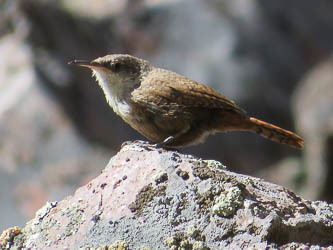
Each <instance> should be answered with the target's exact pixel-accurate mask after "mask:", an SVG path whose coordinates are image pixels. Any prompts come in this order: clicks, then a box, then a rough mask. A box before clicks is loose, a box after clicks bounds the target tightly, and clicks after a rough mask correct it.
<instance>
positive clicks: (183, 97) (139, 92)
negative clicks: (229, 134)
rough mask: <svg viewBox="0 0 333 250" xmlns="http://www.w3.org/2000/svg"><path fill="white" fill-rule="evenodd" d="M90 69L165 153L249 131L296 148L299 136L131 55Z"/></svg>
mask: <svg viewBox="0 0 333 250" xmlns="http://www.w3.org/2000/svg"><path fill="white" fill-rule="evenodd" d="M73 64H76V65H79V66H85V67H89V68H91V69H92V70H93V74H94V75H95V76H96V79H97V81H98V83H99V85H100V86H101V88H102V89H103V91H104V94H105V97H106V100H107V102H108V103H109V105H110V106H111V107H112V109H113V110H114V111H115V112H116V113H117V114H118V115H119V116H121V117H122V118H123V120H124V121H126V122H127V123H128V124H130V125H131V126H132V127H133V128H134V129H136V130H137V131H139V132H140V133H141V134H143V135H144V136H145V137H147V138H148V139H149V140H151V141H153V142H156V143H159V144H161V145H163V146H166V147H182V146H188V145H194V144H197V143H200V142H202V141H203V140H204V139H205V137H206V136H207V135H209V134H213V133H215V132H224V131H232V130H247V131H251V132H254V133H258V134H260V135H262V136H263V137H265V138H268V139H271V140H273V141H277V142H280V143H285V144H288V145H290V146H293V147H297V148H301V147H303V140H302V138H300V137H299V136H297V135H296V134H294V133H292V132H290V131H287V130H284V129H281V128H279V127H277V126H274V125H272V124H269V123H266V122H263V121H260V120H257V119H255V118H252V117H248V116H247V115H246V113H245V111H243V110H242V109H241V108H239V107H238V106H237V105H236V104H235V103H234V102H233V101H231V100H229V99H228V98H226V97H225V96H223V95H222V94H220V93H218V92H217V91H215V90H213V89H212V88H209V87H208V86H206V85H204V84H202V83H199V82H196V81H193V80H190V79H188V78H187V77H184V76H182V75H179V74H177V73H174V72H172V71H169V70H165V69H160V68H155V67H153V66H152V65H151V64H150V63H149V62H147V61H145V60H142V59H139V58H136V57H133V56H130V55H122V54H115V55H107V56H105V57H100V58H97V59H96V60H93V61H92V62H83V61H74V62H73Z"/></svg>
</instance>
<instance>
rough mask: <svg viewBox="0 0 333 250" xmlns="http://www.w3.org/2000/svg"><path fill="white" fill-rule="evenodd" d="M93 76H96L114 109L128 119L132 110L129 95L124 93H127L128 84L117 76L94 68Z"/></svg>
mask: <svg viewBox="0 0 333 250" xmlns="http://www.w3.org/2000/svg"><path fill="white" fill-rule="evenodd" d="M93 76H95V77H96V80H97V82H98V84H99V86H100V87H101V88H102V90H103V92H104V95H105V99H106V101H107V103H108V104H109V105H110V106H111V107H112V109H113V111H114V112H115V113H116V114H118V115H120V116H121V117H123V118H125V119H126V117H128V116H129V114H130V112H131V106H130V105H129V104H128V97H127V96H125V95H124V93H126V91H125V88H126V84H124V83H123V82H121V80H120V79H119V78H117V77H116V76H114V75H112V74H107V73H106V72H104V71H100V70H95V69H93ZM127 93H128V92H127Z"/></svg>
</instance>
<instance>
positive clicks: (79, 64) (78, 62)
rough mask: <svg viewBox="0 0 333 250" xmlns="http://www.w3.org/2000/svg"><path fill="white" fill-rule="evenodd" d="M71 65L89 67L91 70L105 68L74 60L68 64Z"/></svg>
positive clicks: (92, 63) (94, 63) (96, 64)
mask: <svg viewBox="0 0 333 250" xmlns="http://www.w3.org/2000/svg"><path fill="white" fill-rule="evenodd" d="M68 64H69V65H75V66H81V67H88V68H90V69H94V68H95V69H97V68H104V67H103V66H102V65H100V64H98V63H96V62H94V61H92V62H89V61H85V60H73V61H70V62H68Z"/></svg>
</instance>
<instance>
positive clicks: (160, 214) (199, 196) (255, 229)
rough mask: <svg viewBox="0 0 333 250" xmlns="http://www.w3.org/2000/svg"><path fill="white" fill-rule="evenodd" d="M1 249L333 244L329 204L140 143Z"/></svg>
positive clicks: (9, 235) (5, 237)
mask: <svg viewBox="0 0 333 250" xmlns="http://www.w3.org/2000/svg"><path fill="white" fill-rule="evenodd" d="M179 173H182V175H179ZM184 173H187V174H186V175H184ZM184 176H187V178H183V177H184ZM0 242H1V246H2V247H3V248H5V247H13V248H15V247H16V248H20V247H23V248H29V249H30V248H31V249H34V248H38V249H55V248H61V249H80V248H84V249H85V248H87V247H92V248H98V247H100V248H99V249H165V248H170V249H222V248H230V249H240V248H248V247H251V248H256V249H265V248H277V247H280V248H297V247H303V248H305V247H306V248H312V249H315V248H316V249H317V248H318V247H319V246H325V247H329V246H330V247H332V246H333V205H329V204H327V203H326V202H321V201H307V200H304V199H302V198H300V197H298V196H297V195H295V194H294V193H293V192H291V191H289V190H288V189H286V188H284V187H281V186H278V185H275V184H272V183H268V182H265V181H263V180H262V179H258V178H253V177H250V176H245V175H241V174H236V173H233V172H230V171H228V170H226V169H223V168H221V167H220V166H219V165H218V164H216V162H214V161H213V162H212V161H206V160H202V159H198V158H195V157H193V156H191V155H185V154H181V153H179V152H177V151H171V150H165V149H160V148H155V147H154V146H152V145H150V144H148V143H144V142H140V141H137V142H133V143H126V144H124V145H123V147H122V149H121V151H120V152H119V153H118V154H117V155H116V156H114V157H113V158H111V160H110V162H109V164H108V165H107V167H106V168H105V169H104V171H103V172H102V173H101V174H100V175H99V176H98V177H96V178H95V179H93V180H92V181H90V182H89V183H88V184H87V185H85V186H83V187H81V188H79V189H78V190H77V191H76V192H75V194H74V195H73V196H69V197H67V198H66V199H64V200H62V201H59V202H52V203H47V204H46V205H45V206H44V207H43V208H41V209H40V210H39V211H38V212H37V213H36V217H35V218H34V219H33V220H31V221H29V222H28V223H27V224H26V226H25V227H24V228H22V229H20V228H14V229H8V230H7V231H5V232H4V233H3V234H2V236H1V238H0Z"/></svg>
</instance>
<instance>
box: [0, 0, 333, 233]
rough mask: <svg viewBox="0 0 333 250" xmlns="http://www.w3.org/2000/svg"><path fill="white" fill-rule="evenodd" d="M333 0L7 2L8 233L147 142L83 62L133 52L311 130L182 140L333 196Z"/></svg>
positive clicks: (0, 17)
mask: <svg viewBox="0 0 333 250" xmlns="http://www.w3.org/2000/svg"><path fill="white" fill-rule="evenodd" d="M332 13H333V2H331V1H327V0H326V1H324V0H319V1H310V0H302V1H301V0H296V1H292V2H290V1H259V0H253V1H241V0H233V1H227V0H225V1H216V0H205V1H204V0H201V1H200V0H191V1H190V0H188V1H175V0H173V1H171V0H169V1H167V0H155V1H153V0H146V1H143V0H142V1H140V0H137V1H134V0H132V1H131V0H127V1H126V0H108V1H107V0H100V1H98V2H97V1H93V0H87V1H84V2H82V1H73V0H71V1H70V0H62V1H56V0H49V1H42V0H37V1H36V0H34V1H33V0H21V1H19V0H3V1H1V2H0V55H1V59H0V210H1V214H0V230H2V229H5V228H8V227H10V226H13V225H19V226H21V225H23V224H24V223H25V222H26V220H27V219H28V218H32V217H33V216H34V213H35V211H36V210H37V209H38V208H40V207H41V206H42V205H43V204H45V202H46V201H53V200H60V199H62V198H63V197H65V196H67V195H69V194H72V193H73V192H74V190H75V189H76V188H78V187H79V186H82V185H84V184H86V183H87V182H88V181H89V180H91V179H92V178H93V177H94V176H97V175H98V173H99V172H100V170H101V169H102V168H104V166H105V165H106V163H107V162H108V160H109V159H110V157H111V156H112V155H113V154H114V153H115V152H116V151H118V150H119V148H120V145H121V143H122V142H123V141H125V140H134V139H143V138H142V137H141V136H140V135H139V134H138V133H137V132H135V131H133V129H131V128H130V127H129V126H128V125H126V124H125V123H124V122H123V121H121V119H120V118H119V117H117V116H116V115H115V114H114V113H113V112H112V111H111V110H110V108H109V107H108V106H107V104H106V102H105V100H104V97H103V94H102V91H101V90H100V89H99V87H98V86H97V84H95V83H94V80H93V79H92V78H91V76H90V72H89V71H88V70H84V69H77V68H72V67H69V66H68V65H67V62H68V61H70V60H72V59H94V58H96V57H99V56H103V55H106V54H110V53H128V54H132V55H135V56H138V57H141V58H144V59H147V60H149V61H151V62H152V63H153V64H154V65H156V66H159V67H162V68H167V69H171V70H173V71H176V72H178V73H181V74H183V75H186V76H188V77H190V78H192V79H195V80H198V81H201V82H204V83H206V84H208V85H210V86H211V87H214V88H216V89H218V90H219V91H221V92H223V94H225V95H226V96H228V97H230V98H231V99H233V100H235V101H236V103H238V104H239V105H240V106H241V107H242V108H244V109H245V110H247V111H248V113H249V114H250V115H252V116H254V117H257V118H260V119H263V120H266V121H268V122H272V123H274V124H276V125H279V126H281V127H283V128H287V129H291V130H294V131H297V132H298V133H299V134H300V135H302V136H303V137H304V139H305V149H304V150H303V151H302V152H301V151H297V150H294V149H290V148H289V147H286V146H283V145H278V144H275V143H272V142H270V141H268V140H264V139H262V138H260V137H258V136H256V135H252V134H248V133H235V132H234V133H229V134H219V135H215V136H212V137H210V138H209V139H208V141H207V142H206V143H205V144H203V145H199V146H196V147H193V148H189V149H185V150H182V151H183V152H186V153H191V154H194V155H196V156H199V157H203V158H205V159H215V160H219V161H221V162H223V163H224V164H225V165H227V166H228V168H229V169H230V170H232V171H236V172H240V173H245V174H251V175H253V176H258V177H263V178H265V179H266V180H268V181H271V182H275V183H278V184H280V185H284V186H287V187H289V188H291V189H292V190H293V191H295V192H296V193H297V194H299V195H301V196H303V197H304V198H307V199H312V200H316V199H324V200H326V201H328V202H332V201H333V193H332V190H333V188H332V185H333V184H332V182H329V181H328V180H329V179H330V178H333V170H332V169H333V57H332V56H331V52H332V49H333V15H332Z"/></svg>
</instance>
